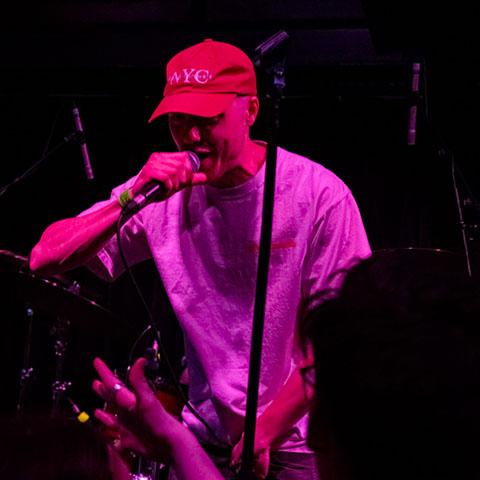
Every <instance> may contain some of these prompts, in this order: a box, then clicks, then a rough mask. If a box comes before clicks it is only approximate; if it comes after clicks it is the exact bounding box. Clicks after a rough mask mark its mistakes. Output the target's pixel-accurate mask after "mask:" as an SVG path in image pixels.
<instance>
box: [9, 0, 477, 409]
mask: <svg viewBox="0 0 480 480" xmlns="http://www.w3.org/2000/svg"><path fill="white" fill-rule="evenodd" d="M477 22H478V11H477V7H475V6H474V5H469V4H468V3H467V2H466V1H465V2H463V1H457V2H454V3H453V2H451V3H450V4H448V3H447V4H445V5H444V6H441V7H440V6H438V5H435V6H434V7H432V6H430V4H428V3H422V2H418V1H416V2H413V1H410V0H408V1H404V2H380V1H378V2H377V1H372V0H368V1H367V0H365V1H364V2H361V1H360V0H336V1H313V0H310V1H309V0H298V1H295V2H292V1H279V0H275V1H274V0H272V1H246V0H244V1H238V2H225V1H220V0H202V1H183V0H176V1H175V2H174V1H170V0H165V1H127V0H125V1H103V2H95V1H70V2H69V3H68V4H67V3H65V2H61V1H50V2H47V1H37V2H33V1H31V2H27V1H17V2H16V3H15V4H14V5H13V4H11V5H9V6H7V7H5V9H4V11H3V12H2V15H1V18H0V27H1V28H0V30H1V31H0V105H1V114H0V122H1V124H0V138H1V148H2V169H1V173H0V185H1V186H3V185H6V184H9V183H10V182H12V181H13V179H15V178H16V177H17V176H19V175H20V174H21V173H23V172H24V171H25V170H27V168H29V167H30V166H32V165H33V164H34V163H35V162H37V161H38V160H39V159H40V158H41V157H42V155H43V154H44V152H46V151H48V150H49V149H51V148H53V147H54V146H56V145H57V144H58V143H59V142H60V141H61V140H62V138H63V137H64V136H65V135H67V134H68V133H70V132H72V131H73V129H74V124H73V118H72V114H71V106H70V101H71V100H75V101H76V103H77V106H78V108H79V110H80V114H81V118H82V122H83V127H84V130H85V134H86V138H87V141H88V149H89V152H90V157H91V163H92V167H93V170H94V174H95V179H94V180H93V181H88V180H87V179H86V177H85V173H84V169H83V162H82V157H81V154H80V149H79V147H78V145H75V144H69V145H66V146H62V147H61V148H60V149H59V150H57V151H56V152H55V153H54V154H53V155H52V156H51V157H50V158H49V159H48V160H46V161H45V162H44V163H43V164H42V165H41V167H40V168H38V170H37V171H36V172H35V173H34V174H33V175H31V176H30V177H28V178H27V179H25V180H23V181H21V182H19V183H17V184H15V185H13V186H11V187H10V188H9V189H8V190H7V191H6V193H5V194H4V195H3V196H2V197H0V208H1V212H2V217H3V218H2V223H1V224H2V229H1V242H0V249H1V250H5V251H6V253H5V254H4V255H3V257H2V258H3V259H2V265H1V267H2V301H3V308H2V317H3V318H2V325H3V348H2V350H3V357H2V364H3V365H4V372H5V373H4V376H5V378H6V380H5V391H7V392H8V395H7V397H8V398H6V399H5V400H4V404H5V406H3V405H2V407H3V408H4V409H6V410H9V409H11V408H12V407H13V406H14V405H15V402H16V399H17V397H18V392H17V390H16V389H17V388H18V387H17V386H16V385H17V383H18V370H19V368H21V365H22V358H23V349H24V346H25V332H26V319H25V314H24V311H25V305H24V302H25V300H29V299H31V298H30V297H31V295H32V294H31V291H32V290H33V291H37V290H38V288H39V286H38V285H37V283H39V282H40V281H39V280H38V282H37V283H35V282H33V286H32V287H30V290H28V289H25V288H23V287H19V286H18V285H17V284H16V283H15V279H16V278H17V276H18V275H17V274H16V273H15V272H16V267H14V268H12V267H11V266H10V267H7V266H6V265H4V263H5V256H6V257H9V255H10V254H16V255H20V256H25V257H26V256H28V254H29V251H30V249H31V248H32V246H33V245H34V244H35V243H36V242H37V241H38V239H39V237H40V235H41V233H42V231H43V230H44V229H45V227H46V226H47V225H49V224H50V223H52V222H53V221H55V220H57V219H60V218H63V217H67V216H73V215H76V214H77V213H78V212H79V211H81V210H83V209H85V208H87V207H88V206H90V205H91V204H92V203H94V202H95V201H97V200H99V199H103V198H106V197H107V196H108V195H109V192H110V190H111V188H112V187H114V186H116V185H117V184H119V183H121V182H123V181H124V180H125V179H127V178H128V177H130V176H132V175H133V174H135V173H137V172H138V170H139V169H140V168H141V166H142V165H143V164H144V163H145V161H146V160H147V158H148V156H149V154H150V153H151V152H152V151H162V150H164V151H166V150H173V149H174V145H173V142H172V141H171V139H170V138H169V134H168V129H167V127H166V122H165V121H164V119H162V120H159V121H158V122H155V123H154V124H153V125H149V124H148V123H147V121H148V118H149V116H150V114H151V113H152V112H153V110H154V109H155V107H156V106H157V104H158V103H159V101H160V99H161V97H162V92H163V86H164V71H165V65H166V63H167V61H168V60H169V58H170V57H171V56H173V55H174V54H175V53H177V52H178V51H180V50H181V49H183V48H186V47H188V46H190V45H192V44H194V43H197V42H200V41H202V40H203V39H205V38H213V39H215V40H219V41H226V42H230V43H233V44H235V45H237V46H238V47H240V48H242V49H243V50H244V51H245V52H246V53H247V54H249V55H250V56H251V57H252V56H253V53H254V49H255V47H256V46H257V45H258V44H260V43H261V42H262V41H264V40H265V39H267V38H268V37H270V36H271V35H272V34H274V33H275V32H277V31H278V30H280V29H283V30H285V31H287V32H288V33H289V35H290V37H291V40H292V42H291V47H290V49H289V53H288V59H287V77H286V79H287V86H286V90H285V98H284V100H283V102H282V112H281V114H282V116H281V133H280V139H281V140H280V144H281V146H283V147H284V148H286V149H290V150H292V151H295V152H297V153H300V154H303V155H305V156H307V157H309V158H311V159H312V160H314V161H317V162H320V163H322V164H323V165H324V166H326V167H327V168H329V169H331V170H332V171H334V172H335V173H336V174H337V175H339V176H340V177H341V178H342V179H343V180H344V181H345V182H346V183H347V185H348V186H349V187H350V188H351V189H352V191H353V193H354V196H355V198H356V199H357V202H358V204H359V207H360V210H361V213H362V216H363V219H364V223H365V227H366V229H367V233H368V236H369V239H370V242H371V246H372V248H373V249H374V250H380V249H397V248H405V247H413V248H426V249H443V250H448V251H451V252H454V253H455V254H457V256H458V260H457V261H458V262H459V263H464V262H465V260H464V244H463V241H462V234H461V227H460V220H459V213H458V207H457V203H456V198H455V192H454V188H453V181H452V158H454V159H455V161H456V165H457V169H458V170H457V176H456V180H457V184H458V190H459V196H460V204H461V206H462V212H463V215H464V219H465V224H466V232H467V245H468V246H469V248H470V250H471V253H472V256H473V261H475V259H474V257H475V252H476V250H477V249H478V246H477V238H476V236H477V232H476V224H477V222H478V214H477V213H476V212H477V211H478V205H477V202H476V196H478V189H479V185H478V183H479V178H480V177H479V175H478V163H479V161H478V159H479V142H478V125H479V122H478V111H479V109H478V107H479V93H480V92H479V90H480V74H479V60H478V58H479V55H478V48H477V47H476V43H477V42H476V38H475V29H476V27H475V26H476V23H477ZM416 61H418V62H421V82H420V92H419V93H420V95H419V98H415V97H413V96H412V94H411V81H412V63H413V62H416ZM266 85H267V81H266V80H265V78H264V76H263V75H262V73H261V72H259V87H260V91H259V96H260V98H261V101H262V102H263V109H262V111H261V113H260V116H259V119H258V122H257V124H256V125H255V127H254V130H253V132H252V136H253V137H254V138H258V139H262V138H265V132H266V111H267V105H268V102H267V101H266V99H265V92H266ZM414 102H417V103H418V115H417V143H416V145H415V146H407V130H408V119H409V112H410V107H411V105H412V104H413V103H414ZM135 273H136V275H137V277H138V281H139V282H140V284H141V285H142V288H143V290H144V293H145V295H146V297H147V303H148V304H149V305H151V307H152V309H153V310H154V313H155V315H156V316H157V317H158V318H163V319H164V322H163V325H165V326H163V327H162V329H164V330H165V332H164V338H167V339H168V340H166V343H167V344H168V349H169V351H170V353H171V355H172V358H173V359H174V363H175V364H176V365H177V364H178V360H179V357H180V356H181V339H180V335H179V333H178V331H177V329H176V327H175V324H174V322H173V321H172V319H173V316H172V314H171V311H170V309H169V305H168V301H167V300H166V298H165V295H164V294H163V293H162V292H161V285H160V282H159V279H158V276H157V274H156V272H155V270H154V269H153V268H152V265H150V264H149V263H147V264H144V265H140V266H137V268H136V269H135ZM74 279H76V280H77V281H78V282H79V283H80V285H81V290H80V295H81V296H82V298H83V297H85V298H88V299H92V300H95V301H96V302H98V303H99V304H101V305H103V306H104V307H106V308H107V309H108V310H109V311H110V312H114V313H115V314H116V315H118V316H119V317H121V318H122V319H123V320H126V321H127V322H128V323H129V325H131V328H132V332H130V331H129V330H128V328H127V327H124V326H122V325H123V324H122V323H121V322H119V323H115V322H114V324H115V325H117V327H116V328H112V327H111V324H110V323H109V320H110V319H109V318H107V317H108V315H106V314H105V315H104V316H103V317H102V313H103V311H100V309H99V308H98V309H97V310H95V309H94V310H95V312H97V311H98V312H99V318H98V319H95V320H94V324H95V328H93V326H92V325H91V324H90V323H88V322H87V323H86V324H84V323H82V322H81V321H79V320H78V318H77V319H76V320H75V321H73V324H74V325H73V326H72V331H71V332H70V345H71V348H70V349H69V350H68V352H67V360H68V362H67V366H66V373H65V377H68V378H67V380H71V381H72V386H71V387H69V388H68V389H67V392H69V393H70V394H71V395H72V397H75V398H76V399H81V401H83V402H84V403H86V404H87V405H90V404H93V403H94V402H95V400H94V399H93V398H91V396H90V395H89V394H87V393H86V392H87V390H88V389H89V386H88V385H89V382H90V381H91V379H92V378H93V371H92V368H91V358H92V357H93V355H97V354H98V355H102V356H103V357H104V358H106V359H107V360H109V361H110V363H111V364H112V366H113V367H116V368H119V369H120V370H121V369H123V368H124V367H125V365H126V364H127V363H128V357H129V355H130V353H131V350H132V347H133V343H134V340H135V339H136V338H137V336H138V334H139V333H140V332H141V331H142V330H143V329H144V326H145V315H144V312H143V310H142V306H141V304H140V303H139V301H138V299H137V296H136V293H135V292H134V290H133V287H132V285H131V283H130V280H129V279H128V278H127V277H124V278H122V279H120V280H119V281H117V282H116V283H115V284H113V285H105V284H103V283H101V282H99V281H97V280H96V279H95V278H93V277H92V276H91V275H89V274H88V272H86V271H85V270H84V269H78V270H76V271H74V272H72V273H71V274H70V275H69V276H68V277H67V278H66V280H65V281H66V285H67V286H68V285H69V284H70V283H69V282H72V281H73V280H74ZM152 279H153V280H152ZM159 291H160V293H158V292H159ZM59 292H60V290H59V289H58V288H54V287H52V288H50V289H48V290H47V291H46V292H45V293H44V295H45V296H46V297H51V299H52V300H51V302H50V303H51V305H50V306H49V307H43V308H42V309H39V310H38V311H37V317H39V318H40V319H41V321H36V328H37V329H38V331H36V333H35V334H34V340H35V342H34V343H35V348H33V350H34V354H32V355H33V362H34V364H35V365H34V366H35V369H36V371H37V372H36V379H35V380H34V381H33V384H34V387H32V388H31V390H32V392H31V393H30V397H31V398H30V404H29V405H31V408H35V406H36V405H42V406H43V405H45V406H48V405H49V402H50V400H49V395H50V394H49V387H50V383H51V377H52V376H53V375H54V367H53V353H52V351H53V340H54V337H53V336H52V335H51V334H50V328H51V326H52V325H53V323H54V319H55V317H56V314H57V312H56V310H55V308H56V307H55V305H56V304H57V303H58V302H57V300H58V297H59V296H60V293H59ZM42 295H43V294H42ZM72 295H73V294H72ZM63 297H66V300H65V301H66V302H67V303H68V302H70V301H71V302H72V305H73V300H71V298H70V297H69V296H68V295H67V294H65V293H63ZM63 297H62V300H63ZM73 308H75V309H76V310H77V311H78V312H80V314H82V315H83V316H85V317H87V316H90V315H92V310H89V309H88V308H87V306H86V304H85V303H82V302H80V303H79V304H75V306H72V309H73ZM45 319H46V322H44V320H45ZM127 331H128V332H129V333H127V334H126V336H127V338H126V339H125V338H124V337H125V335H124V334H125V332H127ZM145 342H146V343H145V345H149V344H151V337H150V338H148V336H147V338H146V340H145ZM145 345H143V344H142V343H140V345H139V346H138V347H137V348H136V349H135V350H134V351H133V353H132V355H133V356H134V357H136V356H138V355H140V354H141V353H143V349H144V348H145ZM37 365H38V367H37ZM2 381H3V380H2ZM37 390H38V391H37Z"/></svg>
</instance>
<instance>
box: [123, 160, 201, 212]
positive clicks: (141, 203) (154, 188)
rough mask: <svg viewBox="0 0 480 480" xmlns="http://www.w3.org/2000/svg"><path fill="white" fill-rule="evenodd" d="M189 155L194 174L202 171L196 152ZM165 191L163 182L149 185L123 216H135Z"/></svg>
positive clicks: (128, 205)
mask: <svg viewBox="0 0 480 480" xmlns="http://www.w3.org/2000/svg"><path fill="white" fill-rule="evenodd" d="M186 153H188V158H189V159H190V162H191V164H192V172H198V171H199V170H200V158H199V157H198V155H197V154H196V153H195V152H186ZM164 191H165V185H163V183H161V182H149V183H147V184H146V185H145V186H144V187H143V188H142V189H141V190H140V191H139V192H138V193H137V194H136V195H135V198H134V199H132V200H131V201H130V202H128V203H127V204H126V205H125V206H124V207H123V209H122V216H124V217H125V216H129V215H134V214H135V213H137V212H138V211H140V210H141V209H142V208H143V207H145V206H146V205H148V204H149V203H151V202H153V201H154V200H155V199H156V198H157V197H158V196H159V195H161V194H162V193H163V192H164Z"/></svg>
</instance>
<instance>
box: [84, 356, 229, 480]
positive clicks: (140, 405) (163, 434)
mask: <svg viewBox="0 0 480 480" xmlns="http://www.w3.org/2000/svg"><path fill="white" fill-rule="evenodd" d="M145 362H146V360H145V359H144V358H140V359H138V360H137V361H136V362H135V363H134V365H133V367H132V369H131V371H130V375H129V381H130V385H131V388H132V390H129V389H128V388H127V387H126V386H125V385H124V384H123V383H121V382H120V381H119V380H118V378H117V377H116V376H115V375H114V374H113V373H112V371H111V370H110V369H109V368H108V367H107V365H106V364H105V363H104V362H103V361H102V360H101V359H99V358H96V359H95V360H94V362H93V364H94V367H95V369H96V371H97V373H98V375H99V377H100V380H95V381H94V382H93V389H94V390H95V392H96V393H97V394H98V395H100V397H101V398H103V400H105V401H106V402H107V403H108V404H109V405H110V406H111V407H112V410H114V411H115V412H117V413H116V415H115V414H113V413H108V412H106V411H104V410H100V409H97V410H96V411H95V416H96V417H97V419H98V420H100V421H101V422H102V423H104V424H105V425H106V426H107V427H110V428H113V429H115V430H116V431H117V432H118V439H116V440H114V446H115V448H116V449H117V450H120V451H124V450H131V451H134V452H135V453H138V454H140V455H142V456H145V457H148V458H150V459H152V460H156V461H160V462H163V463H168V464H170V465H171V466H172V468H173V469H174V470H175V474H176V476H177V478H178V479H179V480H189V479H209V480H222V479H223V477H222V476H221V475H220V473H219V472H218V470H217V468H216V467H215V465H214V464H213V462H212V461H211V460H210V458H209V457H208V455H207V454H206V453H205V451H204V450H203V449H202V447H201V446H200V444H199V443H198V441H197V439H196V438H195V437H194V435H193V434H192V433H191V432H190V431H189V430H188V429H187V428H186V427H185V426H183V425H182V424H181V423H180V422H179V421H178V420H177V419H175V418H174V417H173V416H172V415H170V414H169V413H168V412H167V411H166V410H165V408H164V407H163V406H162V404H161V403H160V401H159V400H158V399H157V397H156V396H155V395H154V393H153V392H152V390H151V389H150V386H149V385H148V383H147V380H146V378H145V375H144V368H145Z"/></svg>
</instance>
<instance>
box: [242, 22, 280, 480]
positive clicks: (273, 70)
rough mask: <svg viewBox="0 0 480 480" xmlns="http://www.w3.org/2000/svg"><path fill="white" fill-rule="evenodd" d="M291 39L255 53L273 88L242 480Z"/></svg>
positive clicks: (247, 468) (251, 429) (249, 470)
mask: <svg viewBox="0 0 480 480" xmlns="http://www.w3.org/2000/svg"><path fill="white" fill-rule="evenodd" d="M288 39H289V37H288V35H287V33H285V32H284V31H280V32H278V33H276V34H275V35H273V36H272V37H270V38H269V39H268V40H266V41H265V42H263V43H262V44H260V45H259V46H258V47H257V48H256V49H255V57H254V62H253V63H254V64H255V66H256V67H260V68H263V69H264V70H265V72H266V73H267V74H268V75H269V77H271V80H272V84H271V85H270V88H269V89H268V92H267V98H268V99H269V100H270V105H269V122H268V134H267V142H268V143H267V159H266V169H265V187H264V193H263V213H262V229H261V237H260V251H259V256H258V271H257V285H256V291H255V306H254V312H253V326H252V344H251V349H250V368H249V373H248V391H247V409H246V415H245V433H244V438H243V453H242V466H241V468H240V471H239V472H238V474H237V478H238V479H241V480H250V479H253V478H254V475H253V450H254V444H255V426H256V420H257V405H258V384H259V380H260V362H261V356H262V342H263V326H264V320H265V303H266V295H267V281H268V265H269V260H270V244H271V239H272V219H273V203H274V193H275V172H276V164H277V145H278V134H279V127H280V100H281V99H282V96H283V89H284V88H285V59H286V46H287V43H288V42H287V41H286V40H288Z"/></svg>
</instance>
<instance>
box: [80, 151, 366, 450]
mask: <svg viewBox="0 0 480 480" xmlns="http://www.w3.org/2000/svg"><path fill="white" fill-rule="evenodd" d="M264 178H265V165H264V166H263V167H262V168H261V170H260V171H259V172H258V173H257V175H256V176H255V177H254V178H252V179H250V180H249V181H247V182H245V183H243V184H241V185H239V186H236V187H233V188H224V189H220V188H215V187H212V186H210V185H204V186H196V187H192V188H186V189H184V190H182V191H180V192H178V193H177V194H175V195H174V196H172V197H171V198H170V199H168V200H167V201H164V202H158V203H152V204H150V205H148V206H146V207H145V208H144V209H143V210H141V211H140V212H139V213H137V214H136V215H135V216H134V217H133V218H132V219H130V220H129V221H128V222H127V223H126V224H125V225H124V227H123V228H122V235H121V242H122V248H123V249H124V252H125V255H126V257H127V259H128V261H129V263H130V264H135V263H138V262H141V261H143V260H146V259H149V258H153V260H154V261H155V264H156V266H157V268H158V271H159V273H160V276H161V278H162V280H163V283H164V285H165V288H166V291H167V293H168V296H169V299H170V301H171V303H172V306H173V308H174V311H175V314H176V316H177V318H178V321H179V323H180V325H181V327H182V329H183V332H184V338H185V354H186V358H187V361H188V368H189V376H190V390H189V395H190V401H191V404H192V405H193V407H194V408H195V409H196V410H197V411H198V413H199V414H200V415H201V416H202V417H203V418H204V419H205V420H206V421H207V422H208V423H209V425H210V426H211V427H212V428H213V429H214V431H215V433H216V435H217V436H218V437H219V438H220V439H221V440H222V442H225V443H227V444H230V445H233V444H235V443H236V442H237V441H238V439H239V436H240V435H241V433H242V431H243V421H244V414H245V409H246V393H247V379H248V369H249V358H250V342H251V330H252V329H251V325H252V321H253V308H254V296H255V283H256V273H257V261H258V253H259V246H260V229H261V217H262V205H263V185H264ZM133 181H134V178H132V179H130V180H129V181H128V182H126V183H125V184H124V185H122V186H119V187H117V188H115V189H114V190H113V192H112V198H118V196H119V195H120V193H121V192H123V191H124V190H125V189H126V188H128V187H129V186H130V185H132V183H133ZM104 204H105V202H100V203H98V204H96V205H94V206H93V207H92V208H91V209H89V210H88V211H92V210H93V209H97V208H100V207H101V206H102V205H104ZM84 213H87V212H84ZM370 253H371V251H370V247H369V244H368V240H367V236H366V233H365V229H364V227H363V223H362V220H361V217H360V213H359V211H358V207H357V205H356V203H355V200H354V198H353V196H352V194H351V192H350V190H349V189H348V188H347V187H346V186H345V184H344V183H343V182H342V181H341V180H340V179H339V178H338V177H336V176H335V175H334V174H333V173H332V172H330V171H329V170H327V169H325V168H324V167H323V166H321V165H319V164H317V163H314V162H312V161H310V160H308V159H306V158H304V157H301V156H299V155H296V154H293V153H290V152H287V151H286V150H284V149H281V148H279V149H278V156H277V175H276V188H275V206H274V220H273V233H272V247H271V255H270V269H269V276H268V289H267V299H266V309H265V312H266V313H265V327H264V337H263V350H262V362H261V375H260V385H259V400H258V413H259V414H260V413H261V412H262V411H263V410H264V409H265V408H266V407H267V406H268V405H269V404H270V402H271V401H272V400H273V399H274V398H275V396H276V395H277V393H278V392H279V390H280V389H281V388H282V386H283V384H284V383H285V382H286V380H287V379H288V377H289V376H290V375H291V373H292V372H293V371H294V370H295V369H296V367H297V365H298V363H299V362H300V360H301V352H300V349H299V346H298V345H297V343H296V336H295V330H296V329H295V326H296V314H297V307H298V305H299V302H300V300H301V299H303V298H308V297H309V296H310V295H312V294H314V293H315V292H318V291H320V290H322V289H324V288H326V287H333V286H336V285H335V284H334V283H335V282H336V283H338V281H339V277H337V278H336V279H335V278H334V279H329V277H330V276H331V275H332V274H333V273H335V272H336V271H338V270H341V269H343V268H347V267H348V266H349V265H351V262H352V260H353V259H359V258H365V257H368V256H369V255H370ZM88 267H89V268H90V269H91V270H92V271H93V272H94V273H96V274H97V275H99V276H100V277H102V278H104V279H107V280H112V279H115V278H117V277H118V276H119V275H120V274H121V273H122V272H123V271H124V268H123V265H122V262H121V260H120V257H119V254H118V250H117V243H116V239H115V238H112V239H111V240H110V241H109V242H108V243H107V244H106V245H105V246H104V248H103V249H102V250H101V251H100V252H99V253H98V255H97V257H96V258H95V259H93V260H92V261H91V262H90V263H89V264H88ZM183 420H184V421H185V423H186V424H187V425H188V426H189V428H190V429H191V430H192V431H193V432H194V433H195V435H196V436H197V438H199V439H200V440H201V441H202V442H206V443H212V444H215V443H217V442H216V441H215V440H214V439H213V438H211V435H210V434H209V433H208V431H207V430H206V428H205V427H204V426H203V425H202V424H201V422H199V421H198V420H197V419H196V418H195V416H194V415H193V414H192V413H191V412H190V411H189V410H188V409H184V412H183ZM306 429H307V418H306V417H304V418H302V419H301V420H299V421H298V422H297V423H296V424H295V425H293V426H292V428H291V430H290V432H289V435H288V437H287V439H286V440H285V442H284V443H283V444H282V446H281V447H280V450H284V451H296V452H308V451H310V450H309V449H308V447H306V444H305V438H306Z"/></svg>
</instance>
